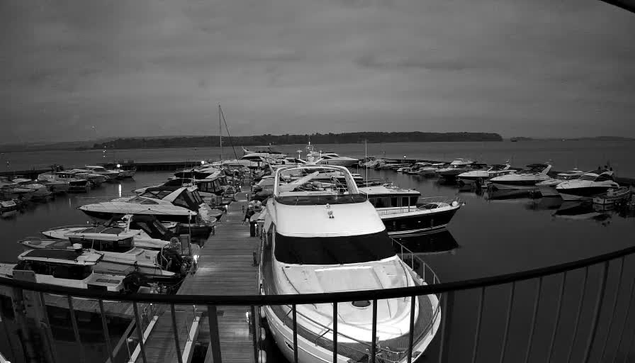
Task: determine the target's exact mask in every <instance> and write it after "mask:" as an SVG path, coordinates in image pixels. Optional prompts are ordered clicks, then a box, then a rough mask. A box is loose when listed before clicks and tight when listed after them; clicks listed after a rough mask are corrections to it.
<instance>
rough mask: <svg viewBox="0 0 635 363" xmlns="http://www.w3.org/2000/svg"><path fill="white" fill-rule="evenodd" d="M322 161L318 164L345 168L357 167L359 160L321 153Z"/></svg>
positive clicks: (331, 153)
mask: <svg viewBox="0 0 635 363" xmlns="http://www.w3.org/2000/svg"><path fill="white" fill-rule="evenodd" d="M320 158H321V159H322V160H320V161H319V162H318V164H326V165H339V166H345V167H352V166H354V165H357V163H358V162H359V159H355V158H351V157H348V156H340V155H338V154H336V153H334V152H324V153H320Z"/></svg>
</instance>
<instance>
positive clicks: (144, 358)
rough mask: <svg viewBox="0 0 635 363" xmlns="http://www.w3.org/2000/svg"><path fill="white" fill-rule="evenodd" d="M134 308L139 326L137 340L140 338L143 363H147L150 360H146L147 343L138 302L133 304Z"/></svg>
mask: <svg viewBox="0 0 635 363" xmlns="http://www.w3.org/2000/svg"><path fill="white" fill-rule="evenodd" d="M132 307H133V310H134V318H135V323H136V324H137V329H136V330H137V338H139V349H140V351H141V359H142V360H143V363H147V362H148V360H147V358H146V348H145V342H144V341H143V326H142V325H141V319H140V318H139V307H138V306H137V302H136V301H134V302H133V303H132Z"/></svg>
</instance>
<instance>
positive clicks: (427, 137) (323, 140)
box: [0, 132, 635, 154]
mask: <svg viewBox="0 0 635 363" xmlns="http://www.w3.org/2000/svg"><path fill="white" fill-rule="evenodd" d="M309 140H310V141H311V142H312V143H313V144H320V145H323V144H356V143H363V142H364V141H367V142H368V143H369V144H377V143H401V142H501V141H504V142H510V141H511V142H531V141H635V138H630V137H620V136H595V137H578V138H539V137H536V138H534V137H524V136H516V137H510V138H503V137H502V136H501V135H499V134H497V133H478V132H451V133H434V132H358V133H339V134H332V133H329V134H319V133H316V134H310V135H309V134H304V135H270V134H264V135H255V136H234V137H231V138H230V137H227V136H223V146H230V145H232V144H233V145H234V146H235V147H241V146H245V147H250V146H251V147H253V146H263V145H272V146H281V145H301V144H306V143H308V141H309ZM188 147H196V148H200V147H219V136H158V137H126V138H116V139H101V140H89V141H71V142H59V143H25V144H5V145H1V144H0V154H1V153H12V152H36V151H74V150H75V151H81V150H102V149H104V148H105V149H108V150H124V149H160V148H188Z"/></svg>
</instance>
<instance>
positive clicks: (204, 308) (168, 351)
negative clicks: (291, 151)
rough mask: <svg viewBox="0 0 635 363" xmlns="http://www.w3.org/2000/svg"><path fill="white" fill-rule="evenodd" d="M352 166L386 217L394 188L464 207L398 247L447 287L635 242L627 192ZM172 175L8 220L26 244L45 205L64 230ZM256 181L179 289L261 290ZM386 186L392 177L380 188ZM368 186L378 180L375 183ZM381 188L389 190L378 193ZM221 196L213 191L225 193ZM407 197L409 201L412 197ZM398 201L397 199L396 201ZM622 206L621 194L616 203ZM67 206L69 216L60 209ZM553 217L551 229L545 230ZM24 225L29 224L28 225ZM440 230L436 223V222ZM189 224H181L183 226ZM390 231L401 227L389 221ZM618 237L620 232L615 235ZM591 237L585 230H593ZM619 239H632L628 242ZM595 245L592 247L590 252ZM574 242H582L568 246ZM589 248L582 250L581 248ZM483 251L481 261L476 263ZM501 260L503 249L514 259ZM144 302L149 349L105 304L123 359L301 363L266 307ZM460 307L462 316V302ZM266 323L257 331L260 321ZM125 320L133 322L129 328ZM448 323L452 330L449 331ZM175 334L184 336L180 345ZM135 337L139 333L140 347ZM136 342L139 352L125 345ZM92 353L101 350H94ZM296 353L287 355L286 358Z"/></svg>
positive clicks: (410, 204)
mask: <svg viewBox="0 0 635 363" xmlns="http://www.w3.org/2000/svg"><path fill="white" fill-rule="evenodd" d="M400 163H401V162H400ZM350 170H351V171H353V173H354V175H364V178H362V179H359V178H358V177H355V178H357V179H354V180H355V183H356V184H358V185H359V184H361V185H362V187H361V188H360V190H367V192H368V193H369V194H368V197H367V198H368V199H369V200H370V201H371V203H372V205H374V206H375V207H376V208H377V215H378V216H382V213H384V212H382V210H381V208H382V207H381V206H380V205H378V200H379V199H373V198H374V197H372V196H371V194H372V193H374V194H375V195H377V196H378V197H377V198H380V199H381V198H383V196H384V195H386V197H388V198H390V196H389V195H388V194H390V193H389V192H390V191H395V192H398V193H400V195H406V194H408V193H411V194H412V197H415V198H416V199H412V200H411V198H410V196H409V195H410V194H408V198H405V199H403V198H399V199H398V200H399V204H396V205H395V207H396V208H393V209H399V210H401V209H404V208H405V209H404V210H403V211H402V212H399V213H405V214H404V215H407V214H408V213H412V211H409V210H408V209H409V208H410V209H412V208H414V209H415V210H416V209H417V208H419V207H421V206H426V205H428V204H427V203H431V202H430V199H432V200H438V201H441V200H445V201H447V202H445V203H447V206H450V207H451V206H453V205H454V203H455V202H456V207H457V208H456V210H455V211H454V212H453V214H455V215H453V216H452V217H450V219H449V220H447V221H446V222H443V224H442V225H440V226H439V228H424V229H422V230H417V231H415V233H406V234H396V235H393V237H395V238H397V241H398V245H396V246H395V251H397V253H399V255H400V256H401V258H403V259H404V261H415V260H414V259H412V258H410V259H409V258H408V257H406V256H415V255H416V256H418V257H417V258H424V260H425V266H429V268H433V269H434V273H436V275H434V276H437V275H438V276H439V279H440V281H441V282H449V281H460V280H462V279H466V278H472V277H479V276H482V277H487V276H493V275H500V274H503V273H514V272H517V271H524V270H529V269H531V268H536V267H540V266H545V265H550V264H554V263H561V262H567V261H571V260H575V259H578V258H584V257H585V256H587V255H588V254H589V253H600V252H602V251H611V250H614V249H616V248H619V247H620V246H624V247H626V246H628V242H627V241H623V240H621V239H620V238H619V237H617V236H620V235H622V233H628V232H627V231H629V230H630V229H631V228H632V226H633V220H634V219H633V218H631V217H630V216H631V215H632V213H631V212H629V211H628V207H627V206H628V203H626V204H625V203H624V201H626V202H628V199H627V198H624V197H623V196H621V194H616V196H620V197H619V198H618V197H613V195H612V194H609V195H608V197H605V198H609V199H607V200H608V201H610V202H612V203H610V202H606V201H605V200H604V199H602V201H603V203H604V202H606V203H610V204H609V205H610V206H607V205H605V204H601V203H599V202H598V203H593V201H592V200H591V201H590V203H587V202H585V203H578V204H575V205H573V206H572V205H570V204H571V202H565V201H562V200H561V198H554V197H542V198H541V197H540V195H537V196H536V195H526V194H524V195H520V197H519V198H511V199H510V198H505V199H502V200H497V199H492V198H490V197H489V195H488V194H489V191H487V190H485V191H479V189H478V188H477V187H476V185H471V186H470V188H464V187H462V186H461V185H459V184H460V183H455V184H452V183H448V182H447V181H445V180H442V179H441V178H439V179H438V180H437V179H436V178H430V177H420V176H418V175H415V174H411V173H398V172H395V170H394V169H389V168H385V169H374V168H373V169H370V168H363V167H353V168H351V169H350ZM484 170H487V169H484ZM173 173H174V172H143V171H142V172H137V173H136V174H135V176H134V178H133V179H129V180H120V181H118V182H115V183H112V182H111V183H104V184H103V185H102V186H101V187H100V188H96V189H93V190H90V191H89V192H88V193H85V194H84V193H82V194H68V195H67V196H65V195H58V196H56V197H55V198H53V199H50V200H48V201H47V202H44V203H43V202H39V203H31V204H29V207H28V208H26V209H23V210H22V211H21V212H19V213H18V215H16V216H14V217H10V218H8V219H3V220H0V222H2V223H3V225H4V226H8V225H11V224H13V225H14V226H15V227H18V228H12V229H11V231H12V232H11V233H13V234H14V236H15V240H16V242H17V240H19V239H23V238H25V237H26V236H28V235H33V234H34V233H33V231H32V226H31V225H30V224H29V222H28V220H29V219H33V218H35V219H36V220H37V219H38V218H39V217H37V216H38V215H43V214H42V213H47V212H45V211H46V210H47V209H49V208H47V207H46V206H47V205H49V206H50V207H51V208H54V209H53V210H55V211H56V212H54V214H48V213H47V215H50V216H53V215H55V216H56V217H55V218H57V219H56V220H57V222H55V220H48V219H47V222H46V224H43V225H41V227H40V230H41V231H44V230H46V229H50V228H52V227H55V226H56V225H64V224H73V223H75V224H76V223H78V222H80V221H81V220H82V219H86V216H85V215H82V212H81V210H80V209H79V208H78V207H80V206H82V205H86V204H90V203H94V202H99V203H101V202H104V201H108V200H110V199H112V198H124V199H125V197H127V196H134V195H138V194H139V192H140V191H141V192H143V191H145V190H146V189H143V188H142V189H139V188H140V187H145V186H150V185H159V184H160V182H161V181H162V180H165V178H166V177H169V176H170V175H172V174H173ZM329 175H331V174H329ZM251 178H253V176H250V177H249V178H248V179H244V180H243V182H242V185H241V188H240V189H241V191H239V192H235V193H234V194H233V197H232V198H231V201H229V202H226V204H225V211H224V212H223V213H222V214H221V215H220V217H219V218H218V221H217V222H216V224H215V226H214V233H213V234H212V233H210V234H209V235H206V236H205V237H204V238H203V239H200V238H199V239H198V240H197V243H199V244H200V246H201V248H200V250H196V251H197V261H198V264H197V268H196V270H195V271H193V273H191V274H188V275H187V277H186V278H185V279H184V280H183V282H182V283H181V284H180V287H179V289H178V291H177V292H176V295H175V296H179V295H183V296H195V295H201V296H222V295H226V294H227V293H228V292H229V293H230V294H231V295H233V296H240V295H242V296H246V297H249V296H254V295H256V294H258V292H259V288H258V286H259V283H258V271H259V268H261V267H262V266H264V265H261V263H262V260H261V257H260V252H259V251H260V248H261V246H262V245H261V243H262V241H263V235H264V234H263V231H262V229H263V228H264V226H265V225H266V219H264V220H263V219H262V217H261V216H259V214H254V215H253V216H252V218H250V220H251V221H250V222H249V223H244V219H245V218H244V214H245V211H246V210H248V209H249V208H250V207H252V206H253V205H254V203H253V202H251V203H249V202H250V200H251V199H252V198H253V197H255V195H256V194H252V193H251V190H250V189H251V183H252V182H251ZM329 178H332V176H329ZM315 180H316V181H319V183H321V184H322V185H325V184H324V183H327V184H328V180H330V179H328V178H322V177H319V176H318V177H315ZM360 180H362V182H360ZM363 180H368V181H373V183H374V185H375V186H370V183H366V182H364V181H363ZM302 181H303V182H307V181H310V179H306V178H305V179H303V180H302ZM378 181H382V182H381V183H379V184H377V183H378ZM365 183H366V184H367V185H369V186H364V185H366V184H365ZM382 183H383V185H382ZM272 185H274V183H272ZM336 185H337V184H336ZM397 186H398V187H397ZM311 188H314V186H311V187H310V188H309V189H307V191H305V192H307V193H315V191H311V190H312V189H311ZM365 188H366V189H365ZM373 188H375V189H373ZM377 188H383V189H377ZM378 191H382V192H381V193H379V194H377V193H378ZM404 193H405V194H404ZM617 193H621V192H617ZM210 195H212V196H214V194H210ZM419 196H420V197H419ZM435 196H436V197H435ZM598 198H600V196H599V197H598ZM402 199H403V200H406V199H407V200H408V201H407V202H406V204H404V202H403V201H402ZM218 200H220V199H218ZM388 201H389V200H388V199H387V200H386V202H388ZM615 201H618V202H617V204H616V203H615ZM206 203H208V204H209V203H211V199H209V198H208V199H207V202H206ZM265 203H266V202H265ZM382 203H383V202H382ZM434 203H438V202H434ZM214 204H215V202H214ZM69 207H70V208H69ZM600 207H601V208H600ZM435 208H437V207H435ZM261 210H262V209H261ZM423 210H425V211H434V210H435V209H434V208H433V209H429V207H424V209H423ZM61 211H63V212H62V213H60V212H61ZM391 213H392V212H391ZM435 219H436V218H435ZM493 220H496V222H497V225H498V224H505V223H507V224H511V225H513V226H514V227H513V228H512V229H509V228H506V229H502V228H496V227H495V226H494V225H492V223H491V221H493ZM518 221H522V223H518ZM172 223H174V222H172ZM426 223H427V222H426ZM545 223H550V224H552V225H551V226H549V227H548V228H546V229H545V228H544V227H545V226H546V225H545ZM554 223H555V224H554ZM572 223H573V224H572ZM21 225H22V227H20V226H21ZM89 226H90V225H89ZM432 226H433V227H434V225H432ZM540 226H542V228H540ZM386 227H387V228H388V225H386ZM76 228H77V227H76ZM598 228H601V229H598ZM185 230H186V229H181V232H183V231H185ZM388 230H389V231H390V229H389V228H388ZM523 230H525V231H528V232H529V231H530V234H527V233H525V234H523V232H522V231H523ZM20 231H24V232H20ZM417 232H418V233H417ZM550 233H554V234H555V235H556V236H557V235H559V234H561V233H566V234H568V235H569V236H572V235H573V236H576V235H577V236H578V237H577V238H576V239H561V238H558V237H554V236H549V234H550ZM612 234H614V235H615V236H616V238H613V239H611V237H607V236H611V235H612ZM583 235H584V237H582V236H583ZM593 235H596V236H597V240H603V241H608V240H612V241H613V242H612V244H611V245H603V246H600V245H591V244H589V242H591V241H593V237H592V236H593ZM522 236H525V237H522ZM554 238H556V240H557V241H558V243H560V244H561V245H562V246H561V247H562V249H563V251H567V253H566V254H549V255H543V256H542V257H541V258H540V259H539V260H532V259H523V258H520V257H521V256H520V255H516V254H514V255H508V254H506V252H505V251H506V250H507V249H508V248H509V247H508V246H506V243H505V242H506V241H507V243H513V244H514V248H515V249H516V250H518V251H521V254H522V251H523V249H525V250H526V253H529V254H536V253H540V252H539V251H540V250H541V249H544V251H547V250H549V251H552V249H551V248H550V247H549V243H553V242H552V241H554ZM537 241H543V242H537ZM620 241H622V244H621V245H620ZM585 244H586V246H587V247H584V245H585ZM574 245H575V248H568V247H567V246H571V247H573V246H574ZM581 246H582V248H580V247H581ZM7 247H10V248H13V250H14V251H16V252H15V253H16V254H17V253H18V252H19V251H20V250H19V247H20V245H18V244H17V243H16V244H15V247H13V246H11V244H9V246H7ZM412 251H419V252H412ZM482 251H488V254H490V256H488V257H487V260H489V261H494V260H495V261H496V262H495V263H482V262H479V261H482V259H483V258H484V257H483V254H482ZM590 251H594V252H590ZM404 252H405V253H406V254H405V255H404ZM408 253H410V255H408ZM475 256H481V257H479V258H476V259H475ZM497 256H500V257H502V256H504V258H498V257H497ZM515 256H517V257H515ZM456 264H459V265H460V266H461V268H460V269H458V270H457V269H453V268H451V266H454V265H456ZM430 271H433V270H430ZM434 273H428V275H429V276H433V274H434ZM11 294H12V293H11V291H5V292H4V293H3V295H5V296H12V295H11ZM168 296H169V295H168ZM467 301H469V299H468V300H466V301H463V302H455V303H457V304H460V305H462V304H464V303H467ZM45 305H47V306H48V311H49V315H51V316H53V314H59V313H60V312H63V311H64V310H66V311H68V310H67V308H68V301H67V299H64V298H56V297H54V296H50V297H47V298H46V299H45ZM73 308H74V309H75V310H76V314H78V316H82V320H78V321H79V322H80V326H81V327H84V328H82V329H85V326H86V324H85V323H88V322H91V321H99V319H98V317H99V316H100V314H99V312H100V311H101V310H100V307H99V304H97V301H96V300H95V301H92V302H86V301H85V300H81V299H79V300H76V301H75V302H74V303H73ZM138 308H139V309H141V310H142V311H143V313H142V315H141V317H140V319H139V321H140V326H141V327H142V329H141V333H142V335H141V336H143V337H144V344H143V348H141V345H139V344H138V341H139V339H136V338H135V337H136V335H137V334H138V333H137V330H138V329H136V328H134V327H133V326H137V324H134V321H135V320H136V319H135V311H134V308H133V306H132V304H128V303H124V304H110V303H106V302H104V311H106V312H107V313H106V314H107V315H108V316H110V317H111V319H115V320H112V321H113V322H117V324H118V325H119V326H120V327H119V328H115V327H114V326H113V331H116V332H118V334H122V335H121V336H119V337H117V338H116V339H114V340H113V343H112V345H115V344H114V342H115V341H118V342H119V343H118V344H116V345H117V346H118V347H119V349H118V350H116V351H115V353H116V354H114V355H115V356H117V357H119V358H116V359H115V360H117V359H124V358H123V356H127V357H128V358H130V359H132V360H133V361H137V362H142V361H143V358H142V355H145V356H146V361H148V362H150V361H152V362H155V361H156V362H163V361H165V362H169V361H178V357H180V358H181V359H182V360H183V361H194V362H198V361H200V362H203V361H208V360H213V358H212V356H213V355H214V354H220V355H221V356H220V358H219V357H216V360H218V359H221V360H222V361H230V362H234V361H235V362H255V361H257V360H258V359H259V358H258V357H259V356H262V355H267V356H268V357H269V358H270V359H275V360H279V359H287V360H289V358H291V359H290V360H291V361H293V356H291V357H289V356H288V355H286V354H283V353H282V352H284V350H285V349H288V348H285V346H284V345H283V346H275V345H272V342H269V343H266V344H263V343H259V340H260V339H261V337H260V335H261V334H259V335H258V336H256V335H255V334H254V333H253V332H254V331H261V330H262V329H265V330H264V331H265V333H264V334H265V335H264V336H265V337H268V336H271V335H270V334H271V333H270V332H269V330H268V328H266V327H264V328H262V329H261V327H260V326H261V324H262V321H260V320H258V319H255V320H254V319H253V316H256V315H254V314H260V313H259V312H260V309H258V308H257V307H255V308H254V307H249V306H216V305H215V306H213V308H210V306H208V305H197V304H194V305H178V304H177V305H174V307H173V308H172V307H170V306H169V305H162V304H155V305H154V307H152V308H148V306H146V305H141V304H140V305H139V307H138ZM139 309H138V310H139ZM210 309H211V310H210ZM488 309H489V308H488ZM210 311H211V312H212V313H214V315H215V316H216V319H210ZM82 314H87V315H82ZM454 314H460V313H458V312H457V311H456V308H455V312H454ZM96 319H97V320H96ZM117 319H118V320H117ZM441 320H443V319H441ZM84 322H85V323H84ZM126 322H128V323H126ZM256 325H257V328H255V326H256ZM265 325H266V324H265ZM126 326H127V327H128V329H125V327H126ZM175 326H176V327H179V328H178V331H179V332H180V333H178V334H177V335H175V334H174V327H175ZM438 328H439V329H441V327H440V326H439V327H438ZM214 331H218V333H217V334H214V333H213V332H214ZM455 334H456V333H455ZM126 336H128V337H129V338H127V339H128V342H127V343H125V342H124V341H126ZM175 337H177V338H178V343H177V342H176V340H175ZM256 337H257V339H256ZM130 339H132V343H131V342H130ZM439 339H442V338H439ZM454 339H456V337H455V338H454ZM264 340H266V339H264ZM264 340H263V341H264ZM432 341H433V342H437V341H438V339H436V338H435V339H434V340H432ZM135 342H137V343H135ZM135 344H136V345H135ZM126 347H128V348H127V349H126ZM282 348H284V349H282ZM438 349H439V347H438V346H437V344H432V346H431V347H430V354H437V350H438ZM87 354H91V353H90V350H89V352H88V353H87ZM122 355H123V356H122ZM285 355H286V358H283V357H284V356H285ZM426 355H427V354H426ZM97 356H101V358H100V359H104V360H105V359H106V358H108V356H107V355H106V356H104V354H103V351H102V353H101V354H97ZM177 356H178V357H177ZM128 358H126V359H128Z"/></svg>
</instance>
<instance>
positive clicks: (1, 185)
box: [0, 178, 34, 202]
mask: <svg viewBox="0 0 635 363" xmlns="http://www.w3.org/2000/svg"><path fill="white" fill-rule="evenodd" d="M33 193H34V191H33V189H30V188H26V187H24V186H20V185H18V184H16V183H14V182H12V181H10V180H8V179H6V178H2V179H0V198H1V199H6V200H18V201H21V202H28V201H29V200H31V198H33Z"/></svg>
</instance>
